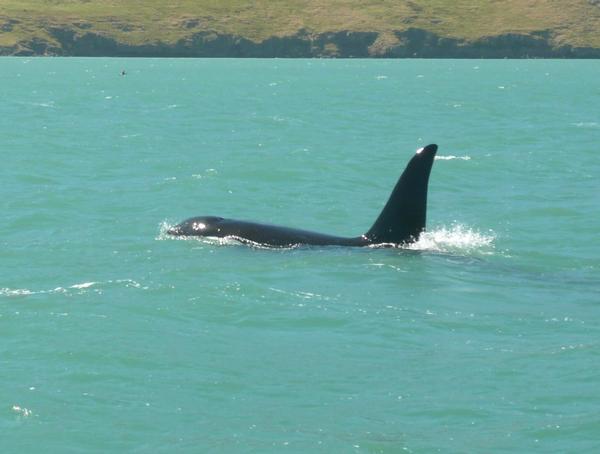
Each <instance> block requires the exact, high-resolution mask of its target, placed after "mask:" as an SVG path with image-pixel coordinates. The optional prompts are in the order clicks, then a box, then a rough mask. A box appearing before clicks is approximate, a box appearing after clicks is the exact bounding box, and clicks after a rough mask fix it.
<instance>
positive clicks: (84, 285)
mask: <svg viewBox="0 0 600 454" xmlns="http://www.w3.org/2000/svg"><path fill="white" fill-rule="evenodd" d="M95 284H96V282H84V283H82V284H74V285H71V287H69V288H79V289H81V288H89V287H91V286H92V285H95Z"/></svg>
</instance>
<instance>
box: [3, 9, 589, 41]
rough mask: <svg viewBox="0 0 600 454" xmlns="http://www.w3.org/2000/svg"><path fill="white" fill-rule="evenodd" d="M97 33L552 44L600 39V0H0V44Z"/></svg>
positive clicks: (138, 37)
mask: <svg viewBox="0 0 600 454" xmlns="http://www.w3.org/2000/svg"><path fill="white" fill-rule="evenodd" d="M56 29H62V30H70V31H72V33H73V34H74V36H75V39H76V38H77V37H78V36H83V35H84V34H93V35H98V36H101V37H107V38H110V39H111V40H114V41H116V42H118V43H123V44H126V45H128V46H142V45H153V44H155V43H163V44H166V45H170V44H173V45H174V44H176V43H178V42H181V41H182V40H186V39H190V37H192V36H193V35H194V34H197V33H201V32H214V33H217V34H220V35H232V36H238V37H244V38H246V39H248V40H250V41H252V42H257V43H258V42H261V41H264V40H266V39H268V38H270V37H286V36H293V35H297V34H298V32H299V31H302V32H303V33H305V34H308V35H311V36H317V35H320V34H323V33H335V32H340V31H351V32H375V33H377V40H376V42H375V43H374V46H375V47H377V46H380V47H382V48H386V46H387V47H390V46H394V45H397V44H398V40H399V38H398V32H402V31H406V30H408V29H421V30H425V31H427V32H429V33H432V34H435V35H436V36H438V37H441V38H449V39H456V40H461V41H462V42H466V43H468V42H474V41H477V40H480V39H482V38H486V37H494V36H500V35H515V34H516V35H531V34H534V35H535V34H538V35H539V34H540V33H542V34H545V35H544V36H547V37H548V39H549V40H551V42H552V45H553V46H564V45H567V46H572V47H587V48H600V0H570V1H564V0H412V1H411V0H293V1H292V0H246V1H241V0H226V1H219V0H169V1H168V2H166V1H164V0H143V1H139V2H130V1H128V2H125V1H122V0H119V1H116V0H0V47H3V48H5V49H7V48H13V49H17V48H18V47H19V46H21V45H27V43H32V42H34V43H35V42H38V43H46V44H48V45H50V46H56V47H57V48H60V47H61V45H62V44H61V42H60V40H59V39H57V37H56V33H52V30H56Z"/></svg>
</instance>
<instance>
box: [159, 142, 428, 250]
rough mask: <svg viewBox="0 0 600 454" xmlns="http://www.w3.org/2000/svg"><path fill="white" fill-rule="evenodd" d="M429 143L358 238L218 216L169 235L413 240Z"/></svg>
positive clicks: (356, 242)
mask: <svg viewBox="0 0 600 454" xmlns="http://www.w3.org/2000/svg"><path fill="white" fill-rule="evenodd" d="M437 148H438V147H437V145H435V144H431V145H427V146H426V147H423V148H420V149H418V150H417V152H416V154H415V155H414V156H413V157H412V158H411V160H410V161H409V162H408V164H407V166H406V168H405V169H404V172H403V173H402V175H400V178H399V179H398V182H397V183H396V186H395V187H394V189H393V191H392V193H391V195H390V198H389V199H388V201H387V203H386V204H385V206H384V207H383V210H382V211H381V213H380V214H379V217H378V218H377V219H376V220H375V223H374V224H373V225H372V227H371V228H370V229H369V230H368V231H367V232H366V233H364V234H362V235H360V236H357V237H350V238H346V237H339V236H334V235H327V234H323V233H317V232H312V231H308V230H302V229H295V228H289V227H282V226H278V225H269V224H259V223H256V222H249V221H239V220H235V219H227V218H222V217H218V216H198V217H193V218H190V219H187V220H185V221H183V222H182V223H181V224H178V225H176V226H175V227H173V228H171V229H169V230H168V231H167V233H168V234H169V235H172V236H193V237H213V238H214V237H216V238H231V239H235V240H237V241H240V242H242V243H245V244H250V245H260V246H267V247H280V248H281V247H294V246H300V245H314V246H373V245H391V246H400V247H401V246H403V245H407V244H410V243H412V242H415V241H417V240H418V239H419V236H420V234H421V233H422V232H423V231H424V230H425V221H426V214H427V187H428V183H429V174H430V173H431V167H432V165H433V161H434V157H435V154H436V152H437Z"/></svg>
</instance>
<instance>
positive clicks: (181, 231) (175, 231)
mask: <svg viewBox="0 0 600 454" xmlns="http://www.w3.org/2000/svg"><path fill="white" fill-rule="evenodd" d="M222 221H223V218H220V217H218V216H197V217H195V218H190V219H186V220H185V221H183V222H182V223H181V224H177V225H176V226H175V227H172V228H170V229H169V230H167V233H168V234H169V235H173V236H220V235H219V234H218V233H219V224H220V223H221V222H222Z"/></svg>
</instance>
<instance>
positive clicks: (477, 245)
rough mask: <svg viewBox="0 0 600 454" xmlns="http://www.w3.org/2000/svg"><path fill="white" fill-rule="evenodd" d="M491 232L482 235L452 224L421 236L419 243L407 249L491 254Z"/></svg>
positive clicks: (492, 237) (492, 240) (492, 234)
mask: <svg viewBox="0 0 600 454" xmlns="http://www.w3.org/2000/svg"><path fill="white" fill-rule="evenodd" d="M495 239H496V236H495V235H494V233H493V232H491V231H490V232H489V233H488V234H484V233H481V232H478V231H476V230H473V229H471V228H469V227H466V226H464V225H462V224H454V225H452V226H451V227H450V228H447V227H439V228H436V229H434V230H430V231H426V232H424V233H423V234H421V237H420V238H419V241H417V242H416V243H413V244H411V245H409V246H408V249H411V250H416V251H434V252H455V253H456V252H458V253H471V252H480V253H483V254H491V253H493V250H494V240H495Z"/></svg>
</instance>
